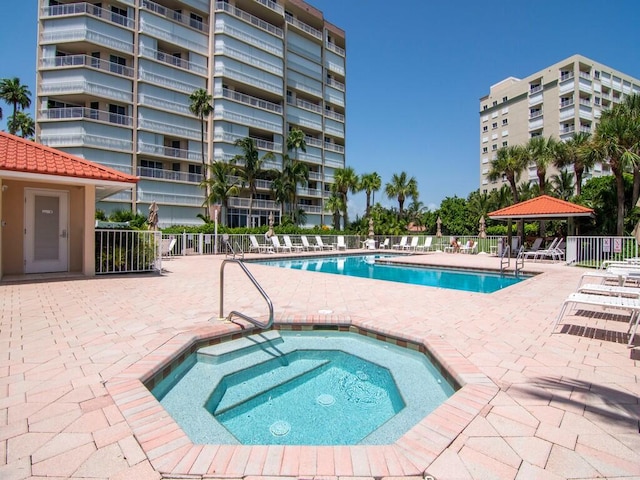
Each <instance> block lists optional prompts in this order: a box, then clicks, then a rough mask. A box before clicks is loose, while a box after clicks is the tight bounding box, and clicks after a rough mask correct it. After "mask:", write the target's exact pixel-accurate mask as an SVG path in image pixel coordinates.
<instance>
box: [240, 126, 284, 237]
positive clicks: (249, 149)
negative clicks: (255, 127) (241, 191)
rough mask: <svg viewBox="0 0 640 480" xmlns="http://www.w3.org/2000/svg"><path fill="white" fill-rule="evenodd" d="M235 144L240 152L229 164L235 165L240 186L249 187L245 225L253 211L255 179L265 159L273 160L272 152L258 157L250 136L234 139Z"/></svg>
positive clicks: (255, 191) (249, 220)
mask: <svg viewBox="0 0 640 480" xmlns="http://www.w3.org/2000/svg"><path fill="white" fill-rule="evenodd" d="M235 146H236V147H239V148H240V149H241V150H242V154H239V155H235V156H234V157H233V158H232V159H231V164H233V165H237V166H238V169H237V172H238V175H239V177H240V180H241V182H242V187H243V188H245V187H247V188H248V189H249V211H248V214H247V227H250V226H251V215H252V212H253V199H254V197H255V196H256V194H257V187H256V181H257V180H258V178H259V177H260V175H261V174H262V173H263V172H264V171H263V169H262V165H263V164H264V162H265V160H273V159H274V155H273V153H272V152H267V153H265V154H264V155H263V156H262V157H260V152H259V151H258V148H257V147H256V143H255V141H254V140H253V138H251V137H245V138H239V139H238V140H236V141H235Z"/></svg>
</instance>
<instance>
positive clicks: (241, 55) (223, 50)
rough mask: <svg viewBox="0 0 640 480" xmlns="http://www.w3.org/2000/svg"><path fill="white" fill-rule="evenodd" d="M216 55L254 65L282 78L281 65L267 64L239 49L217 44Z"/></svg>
mask: <svg viewBox="0 0 640 480" xmlns="http://www.w3.org/2000/svg"><path fill="white" fill-rule="evenodd" d="M215 54H216V55H226V56H227V57H230V58H234V59H236V60H240V61H241V62H242V63H247V64H249V65H253V66H254V67H256V68H259V69H261V70H264V71H267V72H269V73H273V74H274V75H278V76H282V67H281V66H279V65H275V64H273V63H270V62H265V61H264V60H262V59H260V58H258V57H256V56H253V55H249V54H248V53H246V52H243V51H242V50H238V49H237V48H232V47H229V46H228V45H221V44H218V43H216V45H215Z"/></svg>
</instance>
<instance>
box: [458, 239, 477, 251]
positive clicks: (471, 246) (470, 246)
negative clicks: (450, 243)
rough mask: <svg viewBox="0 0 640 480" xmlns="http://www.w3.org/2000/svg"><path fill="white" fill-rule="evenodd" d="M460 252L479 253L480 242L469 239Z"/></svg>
mask: <svg viewBox="0 0 640 480" xmlns="http://www.w3.org/2000/svg"><path fill="white" fill-rule="evenodd" d="M460 253H469V254H471V253H478V242H474V241H473V240H467V243H465V244H464V245H463V246H462V247H460Z"/></svg>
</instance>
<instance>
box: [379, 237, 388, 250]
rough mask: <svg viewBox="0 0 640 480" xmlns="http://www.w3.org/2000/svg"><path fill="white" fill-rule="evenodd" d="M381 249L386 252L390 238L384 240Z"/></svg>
mask: <svg viewBox="0 0 640 480" xmlns="http://www.w3.org/2000/svg"><path fill="white" fill-rule="evenodd" d="M379 248H381V249H383V250H385V249H387V248H389V238H385V239H384V242H382V243H381V244H380V247H379Z"/></svg>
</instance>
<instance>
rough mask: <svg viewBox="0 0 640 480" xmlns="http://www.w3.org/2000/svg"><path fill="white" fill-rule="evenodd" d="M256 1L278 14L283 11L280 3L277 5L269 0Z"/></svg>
mask: <svg viewBox="0 0 640 480" xmlns="http://www.w3.org/2000/svg"><path fill="white" fill-rule="evenodd" d="M256 2H258V3H260V4H262V5H264V6H265V7H267V8H268V9H270V10H273V11H274V12H277V13H279V14H280V15H282V14H283V13H284V8H283V7H282V6H281V5H278V4H277V3H275V2H272V1H271V0H256Z"/></svg>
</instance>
